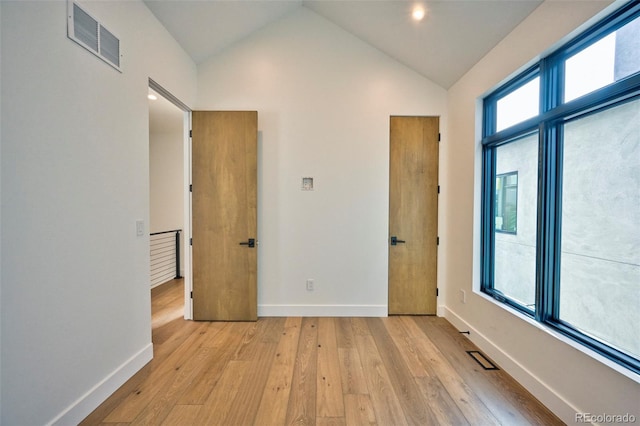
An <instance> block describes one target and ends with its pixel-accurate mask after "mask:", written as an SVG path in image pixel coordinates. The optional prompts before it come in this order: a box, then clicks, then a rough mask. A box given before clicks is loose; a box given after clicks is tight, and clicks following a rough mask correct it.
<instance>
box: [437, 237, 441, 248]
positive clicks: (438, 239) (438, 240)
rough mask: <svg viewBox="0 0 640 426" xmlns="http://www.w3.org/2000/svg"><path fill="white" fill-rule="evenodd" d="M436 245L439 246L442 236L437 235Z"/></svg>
mask: <svg viewBox="0 0 640 426" xmlns="http://www.w3.org/2000/svg"><path fill="white" fill-rule="evenodd" d="M436 245H437V246H439V245H440V237H436Z"/></svg>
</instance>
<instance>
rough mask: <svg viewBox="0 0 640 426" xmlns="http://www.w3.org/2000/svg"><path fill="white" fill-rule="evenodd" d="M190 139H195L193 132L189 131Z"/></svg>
mask: <svg viewBox="0 0 640 426" xmlns="http://www.w3.org/2000/svg"><path fill="white" fill-rule="evenodd" d="M189 137H190V138H192V137H193V130H189Z"/></svg>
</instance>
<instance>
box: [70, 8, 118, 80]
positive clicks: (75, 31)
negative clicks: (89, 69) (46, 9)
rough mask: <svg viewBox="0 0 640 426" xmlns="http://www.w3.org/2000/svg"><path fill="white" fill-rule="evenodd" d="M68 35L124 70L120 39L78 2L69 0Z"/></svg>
mask: <svg viewBox="0 0 640 426" xmlns="http://www.w3.org/2000/svg"><path fill="white" fill-rule="evenodd" d="M67 4H68V7H67V36H68V37H69V38H70V39H71V40H73V41H75V42H76V43H78V44H79V45H80V46H82V47H84V48H85V49H87V50H88V51H90V52H91V53H93V54H94V55H96V56H97V57H99V58H100V59H102V60H103V61H105V62H106V63H108V64H109V65H111V66H112V67H114V68H115V69H117V70H118V71H120V72H122V68H121V62H120V60H121V57H122V55H121V54H120V40H119V39H118V37H116V36H115V35H113V33H112V32H111V31H109V30H107V29H106V28H105V27H103V26H102V24H101V23H100V22H98V20H97V19H95V18H94V17H93V16H91V15H89V14H88V13H87V12H86V11H85V10H84V9H82V8H81V7H80V6H79V5H78V4H77V3H76V2H74V1H72V0H69V1H68V2H67Z"/></svg>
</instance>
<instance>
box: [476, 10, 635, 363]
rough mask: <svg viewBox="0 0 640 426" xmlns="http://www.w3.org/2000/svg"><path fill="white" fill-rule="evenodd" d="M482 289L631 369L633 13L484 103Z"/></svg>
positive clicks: (622, 14) (605, 24)
mask: <svg viewBox="0 0 640 426" xmlns="http://www.w3.org/2000/svg"><path fill="white" fill-rule="evenodd" d="M482 144H483V180H482V194H483V195H482V262H481V265H482V291H483V292H485V293H487V294H489V295H491V296H492V297H494V298H495V299H496V300H498V301H500V302H502V303H505V304H507V305H509V306H511V307H513V308H515V309H517V310H519V311H521V312H523V313H524V314H526V315H529V316H531V317H532V318H534V319H535V320H537V321H539V322H541V323H544V324H546V325H548V326H550V327H553V328H554V329H556V330H558V331H560V332H561V333H564V334H565V335H567V336H569V337H570V338H572V339H574V340H576V341H578V342H580V343H582V344H584V345H586V346H588V347H590V348H591V349H593V350H595V351H597V352H599V353H601V354H603V355H605V356H606V357H608V358H610V359H612V360H614V361H615V362H617V363H619V364H621V365H624V366H625V367H627V368H629V369H631V370H633V371H635V372H640V5H639V4H638V3H637V2H631V3H628V4H627V5H626V6H624V7H623V8H622V9H620V10H618V11H617V12H616V13H614V14H613V15H612V16H610V17H608V18H606V19H605V20H603V21H602V22H601V23H600V24H598V25H597V26H595V27H593V28H591V29H590V30H588V31H586V32H585V33H584V34H582V35H581V36H580V37H578V38H576V39H575V40H573V41H571V42H569V43H568V44H566V45H565V46H563V47H562V48H560V49H559V50H557V51H556V52H554V53H553V54H551V55H550V56H548V57H546V58H543V59H542V60H541V61H540V62H539V63H537V64H535V65H534V66H532V67H531V68H529V69H528V70H527V71H525V72H524V73H522V74H521V75H519V76H518V77H516V78H515V79H513V80H512V81H511V82H509V83H507V84H505V85H504V86H502V87H500V88H498V89H497V90H495V91H494V92H493V93H492V94H490V95H489V96H488V97H487V98H485V100H484V123H483V141H482Z"/></svg>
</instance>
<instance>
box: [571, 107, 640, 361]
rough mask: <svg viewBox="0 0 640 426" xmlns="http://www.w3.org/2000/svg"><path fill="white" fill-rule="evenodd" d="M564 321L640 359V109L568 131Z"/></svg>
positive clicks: (616, 111) (621, 110)
mask: <svg viewBox="0 0 640 426" xmlns="http://www.w3.org/2000/svg"><path fill="white" fill-rule="evenodd" d="M562 185H563V195H562V244H561V274H560V277H561V278H560V279H561V281H560V319H561V320H563V321H566V322H568V323H570V324H572V325H573V326H574V327H576V328H578V329H579V330H581V331H583V332H585V333H586V334H589V335H591V336H592V337H595V338H598V339H600V340H602V341H604V342H606V343H608V344H610V345H611V346H614V347H617V348H619V349H622V350H624V351H626V352H628V353H630V354H633V355H635V357H636V358H637V357H640V331H639V327H640V101H639V100H636V101H633V102H629V103H627V104H624V105H621V106H618V107H615V108H611V109H609V110H606V111H604V112H601V113H598V114H594V115H591V116H589V117H586V118H582V119H580V120H576V121H574V122H571V123H568V124H566V125H565V126H564V168H563V184H562Z"/></svg>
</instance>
